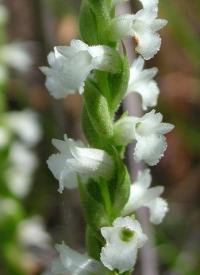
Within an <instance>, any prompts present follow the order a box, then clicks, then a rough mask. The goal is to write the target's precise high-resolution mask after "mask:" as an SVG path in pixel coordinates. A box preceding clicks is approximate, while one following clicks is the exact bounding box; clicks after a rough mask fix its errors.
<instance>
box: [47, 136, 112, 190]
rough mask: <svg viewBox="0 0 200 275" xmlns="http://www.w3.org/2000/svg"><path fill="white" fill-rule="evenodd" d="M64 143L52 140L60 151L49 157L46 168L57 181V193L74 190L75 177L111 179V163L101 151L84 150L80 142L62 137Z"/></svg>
mask: <svg viewBox="0 0 200 275" xmlns="http://www.w3.org/2000/svg"><path fill="white" fill-rule="evenodd" d="M64 139H65V140H64V141H61V140H57V139H53V141H52V143H53V145H54V146H55V147H56V148H57V149H58V150H59V151H60V153H58V154H54V155H52V156H50V158H49V159H48V161H47V164H48V167H49V169H50V170H51V172H52V173H53V175H54V176H55V178H56V179H58V180H59V185H60V187H59V192H62V191H63V189H64V187H67V188H75V187H76V186H77V175H80V176H81V178H82V179H84V180H87V179H88V178H90V177H91V178H98V177H105V178H106V179H107V178H108V179H109V178H111V176H112V173H113V161H112V159H111V157H110V156H109V155H108V154H107V153H106V152H105V151H103V150H99V149H92V148H84V147H83V144H82V143H81V142H75V141H74V140H72V139H68V138H67V136H66V135H65V136H64Z"/></svg>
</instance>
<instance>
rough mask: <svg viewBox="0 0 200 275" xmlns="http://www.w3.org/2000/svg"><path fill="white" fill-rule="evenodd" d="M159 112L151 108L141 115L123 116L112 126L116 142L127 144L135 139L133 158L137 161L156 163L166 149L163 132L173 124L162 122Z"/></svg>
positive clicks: (169, 129)
mask: <svg viewBox="0 0 200 275" xmlns="http://www.w3.org/2000/svg"><path fill="white" fill-rule="evenodd" d="M162 119H163V116H162V115H161V113H155V110H152V111H151V112H149V113H146V114H145V115H144V116H143V117H141V118H139V117H123V118H122V119H120V120H119V121H118V122H116V124H115V126H114V136H115V139H116V142H118V143H120V144H127V142H128V143H129V142H131V141H133V140H136V147H135V152H134V158H135V160H136V161H137V162H139V161H142V160H143V161H145V162H146V163H147V164H148V165H151V166H153V165H156V164H157V163H158V162H159V160H160V159H161V158H162V157H163V154H164V152H165V150H166V149H167V142H166V138H165V137H164V134H166V133H168V132H170V131H171V130H172V129H173V128H174V126H173V125H172V124H170V123H163V122H162Z"/></svg>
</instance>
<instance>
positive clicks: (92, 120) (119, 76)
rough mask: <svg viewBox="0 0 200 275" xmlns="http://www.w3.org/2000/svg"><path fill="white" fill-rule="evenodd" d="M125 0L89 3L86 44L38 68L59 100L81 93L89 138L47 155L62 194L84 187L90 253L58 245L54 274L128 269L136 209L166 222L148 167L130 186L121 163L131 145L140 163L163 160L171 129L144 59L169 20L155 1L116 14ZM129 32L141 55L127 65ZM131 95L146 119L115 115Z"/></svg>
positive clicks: (83, 20)
mask: <svg viewBox="0 0 200 275" xmlns="http://www.w3.org/2000/svg"><path fill="white" fill-rule="evenodd" d="M124 1H126V0H113V1H109V3H110V4H108V1H105V0H102V1H92V0H87V1H86V0H84V1H83V4H82V8H81V15H80V30H81V36H82V38H83V40H84V42H83V41H81V40H73V41H72V42H71V44H70V46H62V47H55V48H54V52H51V53H50V54H49V55H48V63H49V66H50V67H41V71H42V72H43V73H44V74H45V76H46V87H47V89H48V90H49V92H50V94H51V95H53V96H54V97H55V98H57V99H58V98H64V97H66V96H67V95H69V94H73V93H75V92H76V91H79V93H80V94H81V95H82V97H83V114H82V125H83V130H84V133H85V135H86V138H87V139H88V142H89V145H84V144H83V143H82V142H80V141H74V140H72V139H70V138H68V137H67V135H65V136H64V141H61V140H57V139H54V140H53V145H54V146H55V147H56V149H57V150H58V151H59V152H58V153H56V154H53V155H52V156H50V158H49V159H48V161H47V163H48V167H49V169H50V170H51V172H52V174H53V175H54V177H55V178H56V179H57V180H58V181H59V191H60V192H62V191H63V189H64V187H65V188H76V187H78V188H79V191H80V195H81V200H82V204H83V208H84V214H85V219H86V222H87V227H88V230H87V240H88V254H89V256H86V255H81V254H78V253H77V252H75V251H73V250H71V249H70V248H68V247H67V246H65V245H64V244H62V245H59V246H57V250H58V252H59V254H60V257H59V259H58V260H56V261H55V262H54V263H53V266H52V270H51V273H50V274H65V273H66V272H68V273H69V274H110V273H109V272H110V271H115V272H117V273H116V274H122V273H124V272H128V273H127V274H129V273H130V272H131V271H132V270H133V269H134V265H135V262H136V259H137V252H138V249H139V248H141V247H142V246H143V245H144V243H145V241H146V240H147V236H146V235H145V234H144V233H143V230H142V228H141V225H140V224H139V222H138V221H137V219H136V215H137V212H136V211H137V210H138V209H139V208H141V207H147V208H148V209H149V219H150V221H151V222H152V223H154V224H159V223H161V222H162V220H163V218H164V217H165V215H166V213H167V211H168V204H167V202H166V201H165V200H164V199H163V198H162V197H161V194H162V193H163V191H164V188H163V187H162V186H157V187H150V184H151V181H152V178H151V174H150V170H149V169H145V170H143V171H140V172H139V174H138V176H137V179H136V181H135V182H134V183H133V184H131V181H130V178H129V174H128V171H127V169H126V167H125V165H124V163H123V158H124V152H125V147H126V146H127V145H128V144H129V143H133V142H134V143H135V149H134V152H133V158H134V159H135V161H137V162H140V161H144V162H145V163H146V164H147V165H149V166H154V165H156V164H158V163H159V161H160V159H161V158H162V157H163V155H164V152H165V150H166V148H167V142H166V138H165V134H167V133H169V132H170V131H171V130H172V129H173V127H174V126H173V125H171V124H169V123H164V122H162V120H163V116H162V114H160V113H156V111H155V110H148V109H149V108H152V107H155V106H156V105H157V101H158V95H159V88H158V85H157V83H156V81H155V80H154V77H155V76H156V74H157V72H158V69H157V68H150V69H144V65H145V64H144V63H145V60H148V59H150V58H152V57H153V56H154V55H155V54H156V53H157V52H158V50H159V49H160V46H161V38H160V36H159V34H158V31H159V30H160V29H161V28H162V27H164V26H165V25H166V23H167V22H166V20H163V19H158V18H157V16H158V0H140V2H141V4H142V8H141V10H139V11H138V12H137V13H136V14H133V15H132V14H126V15H120V16H118V17H116V16H114V13H113V9H114V8H115V5H117V4H118V3H120V2H124ZM94 18H95V20H94ZM103 26H104V27H103ZM127 36H131V37H133V38H134V41H135V50H136V52H137V53H138V54H139V56H138V57H137V58H136V59H135V60H134V62H133V64H132V65H131V67H130V68H129V66H128V63H127V58H126V55H125V53H123V54H122V53H121V52H120V51H119V47H118V44H119V43H118V42H119V41H120V40H121V39H123V38H124V37H127ZM131 92H134V93H137V94H139V95H140V97H141V103H142V104H141V105H142V108H143V110H144V111H146V110H148V112H147V113H146V114H144V115H143V116H142V117H133V116H128V115H127V114H126V113H125V114H123V115H122V117H121V118H120V119H118V120H116V118H115V112H116V111H117V110H118V107H119V105H120V103H121V102H122V100H123V99H124V97H125V96H126V95H127V94H129V93H131ZM95 248H96V249H95ZM92 258H94V259H96V260H93V259H92ZM97 260H99V261H97ZM100 262H101V263H100ZM109 270H110V271H109ZM68 273H67V274H68Z"/></svg>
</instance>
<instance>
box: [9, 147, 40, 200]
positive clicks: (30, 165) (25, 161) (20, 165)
mask: <svg viewBox="0 0 200 275" xmlns="http://www.w3.org/2000/svg"><path fill="white" fill-rule="evenodd" d="M9 159H10V164H11V165H10V167H9V168H8V170H7V171H6V179H7V185H8V186H9V188H10V190H11V191H12V192H13V193H14V194H15V195H16V196H18V197H20V198H22V197H25V196H26V195H27V194H28V193H29V191H30V188H31V184H32V181H33V173H34V171H35V169H36V167H37V164H38V160H37V158H36V156H35V155H34V153H33V152H31V151H30V150H29V149H27V148H26V147H25V146H24V145H23V144H20V143H18V142H16V143H14V144H13V145H12V147H11V149H10V155H9Z"/></svg>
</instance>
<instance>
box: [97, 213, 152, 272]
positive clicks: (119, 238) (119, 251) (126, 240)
mask: <svg viewBox="0 0 200 275" xmlns="http://www.w3.org/2000/svg"><path fill="white" fill-rule="evenodd" d="M101 234H102V236H103V237H104V239H105V240H106V245H105V246H104V247H103V248H102V251H101V261H102V263H103V264H104V265H105V266H106V267H107V268H108V269H110V270H115V269H117V270H118V271H119V273H120V274H121V273H123V272H125V271H130V270H131V269H132V268H133V267H134V265H135V262H136V258H137V251H138V248H141V247H142V246H143V245H144V243H145V241H146V240H147V237H146V235H145V234H143V232H142V228H141V226H140V224H139V222H138V221H136V220H133V219H132V218H131V217H124V218H122V217H120V218H117V219H116V220H115V221H114V223H113V226H112V227H103V228H101Z"/></svg>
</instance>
